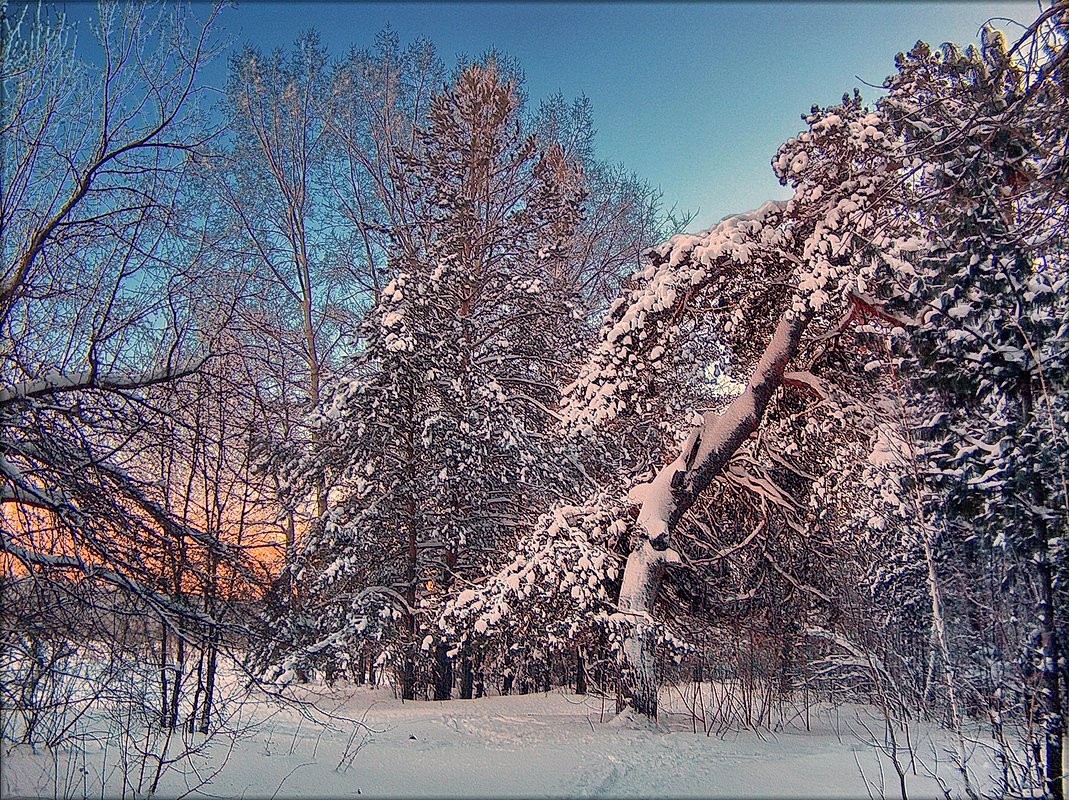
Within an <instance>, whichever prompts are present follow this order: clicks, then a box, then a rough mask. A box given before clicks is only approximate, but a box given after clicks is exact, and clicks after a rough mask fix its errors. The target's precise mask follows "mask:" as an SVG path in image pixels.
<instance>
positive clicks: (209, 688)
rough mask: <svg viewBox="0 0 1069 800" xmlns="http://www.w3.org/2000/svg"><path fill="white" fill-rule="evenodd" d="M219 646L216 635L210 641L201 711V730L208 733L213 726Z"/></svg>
mask: <svg viewBox="0 0 1069 800" xmlns="http://www.w3.org/2000/svg"><path fill="white" fill-rule="evenodd" d="M218 654H219V648H218V647H217V646H216V642H215V636H214V634H213V636H212V638H211V639H210V640H209V642H208V670H207V675H206V677H205V681H204V704H203V705H202V706H201V712H200V732H201V733H205V734H206V733H207V732H208V730H209V728H210V727H211V721H212V706H213V705H214V703H215V676H216V673H217V671H218V670H217V667H218Z"/></svg>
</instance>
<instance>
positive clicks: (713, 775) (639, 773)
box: [0, 687, 957, 798]
mask: <svg viewBox="0 0 1069 800" xmlns="http://www.w3.org/2000/svg"><path fill="white" fill-rule="evenodd" d="M301 694H302V695H303V699H305V700H306V701H309V702H313V703H314V706H315V710H314V711H313V712H312V714H311V715H310V714H309V713H308V709H306V710H305V712H304V713H302V712H300V711H299V710H297V709H295V708H289V707H287V708H282V709H279V708H277V707H272V706H271V705H268V704H266V703H257V704H249V705H246V706H245V707H244V708H243V709H242V711H241V717H242V718H241V720H240V724H235V725H233V726H231V729H232V730H235V731H240V732H239V733H235V734H233V735H226V736H224V735H219V736H217V737H215V738H214V739H212V740H211V741H209V742H204V737H203V736H199V735H197V736H195V737H193V738H194V739H196V738H198V736H199V740H200V743H201V744H203V745H204V751H203V752H200V753H196V754H195V755H193V756H191V757H189V758H183V759H179V760H178V761H176V762H175V763H174V764H171V765H170V766H169V768H168V769H167V770H166V771H165V772H164V774H163V777H162V778H161V780H160V783H159V786H158V790H157V795H158V796H161V797H180V796H194V797H213V798H254V797H275V798H287V797H292V798H314V797H866V796H869V795H872V796H880V795H882V794H886V795H887V796H897V795H898V782H897V781H898V778H897V775H896V774H895V773H894V770H893V769H892V767H891V764H890V762H889V761H888V759H887V758H886V756H885V755H884V756H881V755H880V754H878V753H877V751H876V749H875V748H873V747H872V746H871V745H869V744H866V743H865V741H863V739H864V738H865V737H866V736H867V734H866V732H865V728H866V727H867V728H868V729H869V730H872V731H876V732H879V731H881V730H882V724H883V723H882V720H880V719H879V718H878V717H877V716H876V714H875V712H874V711H873V710H872V709H867V708H865V707H861V706H843V707H839V708H838V709H833V708H831V707H828V706H822V707H815V708H814V710H813V715H812V716H811V730H810V731H806V730H804V727H802V726H801V723H800V721H799V720H796V721H795V722H793V723H791V724H790V725H788V726H786V727H784V729H783V730H779V731H777V732H775V733H772V732H768V731H764V732H755V731H751V730H744V731H733V732H728V733H726V734H724V735H722V736H719V737H718V736H715V735H713V736H706V735H704V734H703V733H702V729H701V725H700V722H699V723H698V726H697V730H698V732H697V733H693V732H692V722H691V717H690V714H689V712H687V711H686V708H685V705H684V704H683V702H682V698H681V697H680V696H679V695H678V694H677V693H676V692H675V691H669V690H665V691H664V692H663V694H662V700H661V702H662V715H661V720H660V722H659V723H658V725H657V726H656V727H651V726H648V725H645V724H642V723H638V722H635V721H634V720H629V719H624V718H617V719H613V714H612V701H611V699H610V700H607V701H605V702H604V703H603V702H602V700H601V699H599V698H595V697H589V696H588V697H578V696H575V695H573V694H570V693H565V692H562V691H555V692H550V693H548V694H541V693H539V694H530V695H512V696H508V697H485V698H481V699H479V700H452V701H446V702H430V701H415V702H412V701H410V702H405V703H402V702H401V701H400V700H397V699H395V698H394V696H393V692H392V691H391V690H389V689H385V688H377V689H369V688H365V687H358V688H351V689H344V690H337V691H331V692H327V691H323V692H320V693H313V692H311V691H308V690H302V692H301ZM310 717H311V718H310ZM361 720H363V722H361ZM238 722H239V721H238V720H236V719H235V723H238ZM253 723H255V724H253ZM913 736H914V738H913V741H914V743H915V749H916V752H917V756H918V761H917V770H916V771H917V774H916V775H914V774H913V773H912V771H911V772H910V773H909V774H908V776H907V787H908V790H909V796H910V797H936V796H942V793H941V791H940V789H939V785H938V783H937V782H936V781H935V780H933V779H932V778H931V777H930V776H929V775H927V774H926V772H927V770H928V769H931V768H932V765H933V764H935V765H936V766H937V767H938V769H937V774H938V776H939V777H940V778H941V779H943V780H946V781H948V782H949V783H950V785H951V786H952V787H955V786H956V785H957V781H956V780H955V778H956V773H955V771H954V769H953V766H952V764H950V762H949V758H948V757H947V756H946V752H947V751H949V749H950V742H949V740H945V736H944V735H942V734H940V733H937V732H935V731H933V729H929V728H924V729H915V730H914V733H913ZM186 738H187V739H188V738H189V737H186ZM182 744H183V743H182V742H178V741H176V742H174V743H172V748H171V749H172V755H173V754H174V753H175V752H178V753H180V752H181V747H182ZM187 744H188V742H187ZM119 764H120V759H119V758H118V755H117V753H116V752H115V748H114V746H113V747H112V748H111V751H110V752H106V750H105V748H104V747H97V746H94V744H93V742H92V741H86V742H85V744H84V746H83V747H82V748H81V751H80V752H74V751H66V752H59V753H56V754H52V753H49V752H46V751H44V750H43V749H39V750H38V752H36V753H34V752H33V751H32V750H31V749H30V748H29V747H28V746H25V745H22V746H16V747H8V748H7V749H6V750H5V752H4V759H3V767H2V770H0V794H2V795H3V796H4V797H10V798H15V797H26V796H33V797H116V796H123V789H124V786H123V775H122V773H123V769H122V768H121V767H120V766H119ZM925 765H927V767H926V766H925ZM127 771H128V772H129V771H132V770H131V769H128V770H127ZM132 784H133V781H128V783H127V786H126V796H128V797H132V796H138V795H141V794H144V793H145V787H142V791H141V792H137V791H135V790H134V789H133V786H132Z"/></svg>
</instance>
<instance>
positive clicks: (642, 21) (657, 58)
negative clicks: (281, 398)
mask: <svg viewBox="0 0 1069 800" xmlns="http://www.w3.org/2000/svg"><path fill="white" fill-rule="evenodd" d="M56 6H57V7H58V8H60V9H65V10H66V12H67V15H68V18H69V19H71V20H73V21H83V22H81V24H80V25H79V27H80V29H81V30H82V37H81V38H83V39H85V38H88V36H87V35H86V32H85V23H84V20H87V19H90V18H92V15H93V13H94V4H93V3H90V2H70V1H68V2H65V3H64V2H61V3H57V4H56ZM204 8H205V10H206V9H207V5H206V4H205V5H204ZM1037 9H1038V5H1037V3H1036V2H1034V1H1033V2H998V3H990V2H988V3H976V2H938V3H936V2H930V3H896V2H887V3H875V2H866V3H840V2H833V3H804V2H797V3H796V2H781V3H718V2H708V3H656V4H654V3H538V2H531V3H482V2H472V3H387V2H381V3H380V2H374V3H347V2H326V3H305V2H285V3H283V2H250V1H248V0H246V1H245V2H238V3H237V4H236V5H235V7H233V8H230V9H227V10H226V11H225V12H224V13H223V15H222V17H221V25H222V33H223V35H224V36H226V37H227V38H228V39H229V40H230V42H231V47H232V48H238V47H240V46H241V45H242V44H244V43H246V42H250V43H252V44H254V45H256V46H257V47H259V48H261V49H262V50H270V49H273V48H275V47H286V46H289V45H290V44H292V42H293V39H294V38H295V37H296V36H297V34H298V33H299V32H301V31H303V30H305V29H307V28H315V29H317V30H318V31H319V33H320V34H321V36H322V37H323V41H324V43H325V44H326V45H327V46H328V48H329V49H330V50H331V52H332V53H334V54H337V55H339V56H340V55H341V54H342V53H344V51H345V50H346V49H347V48H348V47H349V46H350V45H353V44H355V45H357V46H360V47H363V46H367V45H369V44H371V42H372V39H373V37H374V35H375V33H376V32H378V31H379V30H380V29H381V28H382V27H383V26H385V25H387V24H389V25H390V26H391V27H392V28H393V29H394V30H395V31H396V32H397V33H398V35H399V36H400V38H401V41H402V43H405V42H408V41H410V40H412V39H414V38H416V37H418V36H426V37H427V38H429V39H431V41H433V42H434V44H435V45H436V47H437V48H438V50H439V53H440V54H441V55H442V57H443V59H444V60H445V61H446V63H447V64H450V65H451V64H452V62H453V60H454V58H455V56H456V55H458V54H462V53H467V54H469V55H478V54H480V53H482V52H484V51H485V50H487V49H488V48H490V47H497V48H498V49H500V50H503V51H505V52H506V53H508V54H510V55H512V56H515V57H516V58H517V60H518V61H519V64H520V66H521V67H522V69H523V70H524V72H525V74H526V77H527V89H528V94H529V97H530V99H531V100H532V101H533V102H534V103H535V104H537V101H538V100H539V99H541V98H543V97H545V96H547V95H549V94H552V93H554V92H557V91H560V92H562V93H563V94H564V95H565V97H566V98H571V97H575V96H577V95H580V94H586V95H587V96H588V97H589V98H590V99H591V101H592V103H593V108H594V118H595V124H596V126H597V129H598V137H597V150H598V154H599V156H600V157H602V158H607V159H609V160H616V161H622V162H624V163H625V164H626V165H627V166H628V167H629V168H631V169H633V170H635V171H637V172H639V173H640V174H641V175H643V176H644V177H646V178H648V179H649V180H650V181H651V182H653V183H654V184H656V185H659V186H660V187H661V189H663V191H664V194H665V201H666V203H667V204H668V205H669V206H671V205H673V204H676V205H677V206H678V207H679V209H681V210H691V211H696V212H697V216H696V217H695V220H694V222H693V224H692V225H691V228H692V229H698V228H703V227H707V226H708V225H710V224H712V223H713V222H715V221H716V220H718V219H720V218H721V217H723V216H725V215H726V214H729V213H733V212H736V211H741V210H745V209H748V208H752V207H754V206H756V205H759V204H760V203H761V202H763V201H764V200H766V199H768V198H769V197H771V196H786V195H785V194H784V191H785V190H782V189H780V188H779V186H778V184H777V183H776V180H775V178H774V176H773V175H772V171H771V169H770V168H769V166H768V162H769V159H770V158H771V156H772V154H773V153H774V152H775V149H776V147H777V146H778V145H779V144H780V143H781V142H782V141H783V140H784V139H786V138H787V137H788V136H791V135H792V134H794V133H795V132H797V131H798V130H800V127H801V122H800V120H799V115H800V114H802V113H803V112H806V111H808V109H809V106H810V104H812V103H832V102H835V101H837V100H838V99H839V98H840V97H841V96H842V94H843V92H845V91H850V90H852V89H853V88H854V87H855V86H858V87H860V88H861V89H862V90H863V95H864V96H865V97H866V98H868V99H874V98H875V97H876V96H877V95H878V93H879V90H877V89H875V88H869V87H866V86H865V85H864V83H863V82H867V83H871V84H877V85H878V84H880V83H881V82H882V81H883V79H884V77H885V76H886V75H887V74H888V73H890V72H891V71H892V70H893V68H894V63H893V59H894V54H895V53H897V52H900V51H903V50H908V49H909V48H910V47H912V45H913V44H914V43H915V42H916V41H917V40H918V39H924V40H925V41H928V42H929V43H932V44H934V45H938V44H939V43H941V42H943V41H955V42H958V43H960V44H966V43H969V42H972V41H975V40H976V34H977V32H978V30H979V28H980V26H981V25H982V24H983V23H984V21H986V20H988V19H991V18H999V17H1002V18H1010V19H1014V20H1018V21H1021V20H1030V19H1032V18H1034V16H1035V13H1036V10H1037ZM1003 25H1004V26H1006V27H1008V28H1010V29H1012V30H1018V31H1019V30H1021V29H1020V27H1019V26H1017V25H1012V24H1010V25H1007V24H1006V23H1003ZM1010 38H1013V34H1012V33H1011V34H1010ZM224 76H225V61H220V62H217V63H216V64H215V65H213V66H212V67H211V68H209V69H208V70H207V71H206V73H205V77H206V79H207V80H209V81H210V82H214V83H217V84H220V85H221V84H222V82H223V80H224Z"/></svg>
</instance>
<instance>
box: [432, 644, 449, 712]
mask: <svg viewBox="0 0 1069 800" xmlns="http://www.w3.org/2000/svg"><path fill="white" fill-rule="evenodd" d="M452 697H453V660H452V659H451V658H450V657H449V647H448V645H446V644H445V643H444V642H443V643H439V644H438V645H437V646H436V647H435V648H434V699H435V700H450V699H452Z"/></svg>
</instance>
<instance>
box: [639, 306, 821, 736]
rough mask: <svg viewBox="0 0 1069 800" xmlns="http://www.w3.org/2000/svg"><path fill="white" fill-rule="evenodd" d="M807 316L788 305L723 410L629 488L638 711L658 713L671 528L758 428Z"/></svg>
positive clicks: (704, 421)
mask: <svg viewBox="0 0 1069 800" xmlns="http://www.w3.org/2000/svg"><path fill="white" fill-rule="evenodd" d="M810 316H811V315H810V314H809V312H802V313H797V312H794V311H792V310H790V309H788V310H787V311H786V312H784V314H783V316H782V317H781V318H780V321H779V324H778V325H777V326H776V330H775V333H774V334H773V336H772V340H771V341H770V342H769V343H768V346H767V347H766V348H765V351H764V353H763V354H762V355H761V358H760V360H759V361H758V363H757V366H756V367H754V370H753V373H752V374H751V376H750V380H749V383H748V384H747V386H746V389H745V390H744V391H743V393H742V394H740V395H739V396H738V397H737V398H735V399H734V400H733V401H732V402H731V403H730V404H729V405H728V407H727V408H726V409H724V411H723V412H722V413H720V414H716V413H715V412H711V411H710V412H707V413H706V414H705V415H704V418H703V419H702V423H701V424H700V425H698V426H697V427H696V428H694V430H693V431H691V434H690V436H688V437H687V440H686V442H685V443H684V444H683V448H682V451H681V452H680V454H679V456H678V457H677V458H676V459H675V461H673V462H672V463H671V464H668V465H667V466H665V467H663V468H662V469H661V470H660V472H658V473H657V475H656V476H655V477H654V478H653V480H652V481H650V482H649V483H644V484H640V485H639V486H636V487H635V488H634V489H632V490H631V497H632V498H633V499H634V500H636V501H638V502H639V503H640V508H639V514H638V522H639V525H640V527H641V528H642V529H643V533H644V534H645V535H644V538H643V539H642V541H641V542H640V543H639V544H638V547H636V548H635V550H633V551H632V553H631V555H630V556H628V559H627V565H626V567H625V568H624V576H623V583H622V584H621V586H620V599H619V610H620V613H622V614H623V615H625V617H626V618H627V619H628V620H629V621H630V623H631V632H630V635H629V636H628V637H627V638H626V640H625V642H624V648H623V656H624V667H625V669H624V673H623V680H624V687H623V693H624V695H625V697H626V698H627V700H628V702H629V703H630V704H631V707H632V708H633V709H634V710H635V711H637V712H638V713H640V714H644V715H646V716H648V717H652V718H656V716H657V679H656V674H655V670H654V667H655V656H656V653H655V643H656V628H655V626H654V622H653V607H654V604H655V602H656V600H657V594H658V592H659V591H660V584H661V579H662V577H663V576H664V572H665V569H666V568H667V566H668V565H669V564H671V563H672V562H674V561H678V556H677V555H676V553H675V551H673V550H672V549H671V547H670V543H671V534H672V531H673V530H674V529H675V526H676V525H677V524H678V522H679V520H680V518H681V517H682V516H683V514H684V513H686V511H687V510H688V509H689V508H690V507H691V506H692V505H694V503H695V501H696V500H697V499H698V497H699V496H700V495H701V493H702V492H703V491H704V490H705V489H706V488H707V487H708V486H709V484H710V483H712V482H713V480H714V479H715V478H716V476H717V475H719V474H720V473H721V472H722V471H723V470H724V468H725V467H726V466H727V464H728V462H729V461H730V460H731V457H732V456H733V455H734V454H735V452H736V451H737V450H738V449H739V447H740V446H741V445H742V444H743V443H744V442H745V441H746V440H747V439H748V438H749V437H750V435H751V434H753V433H754V431H756V430H757V428H758V426H759V425H760V423H761V418H762V417H763V416H764V413H765V409H766V408H767V407H768V403H769V401H770V400H771V399H772V395H773V393H774V392H775V391H776V389H778V388H779V386H780V385H781V384H782V383H783V373H784V371H785V370H786V368H787V363H788V362H789V361H790V359H791V358H792V357H793V356H794V354H795V352H796V351H797V350H798V343H799V341H800V340H801V338H802V334H803V333H804V331H805V328H806V325H808V323H809V319H810Z"/></svg>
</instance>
